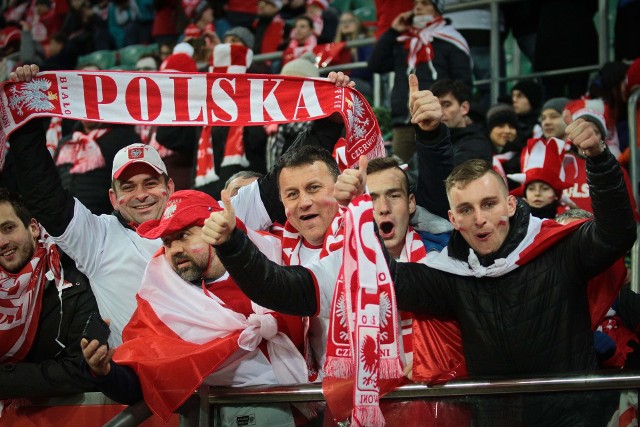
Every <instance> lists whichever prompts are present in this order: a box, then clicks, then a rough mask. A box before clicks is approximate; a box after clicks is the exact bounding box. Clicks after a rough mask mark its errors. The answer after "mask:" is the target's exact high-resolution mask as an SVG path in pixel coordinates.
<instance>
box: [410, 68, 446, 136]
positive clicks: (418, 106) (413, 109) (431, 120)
mask: <svg viewBox="0 0 640 427" xmlns="http://www.w3.org/2000/svg"><path fill="white" fill-rule="evenodd" d="M409 112H410V113H411V123H413V124H416V125H418V126H420V129H422V130H424V131H430V130H434V129H436V128H437V127H438V126H439V125H440V122H441V121H442V107H441V106H440V101H438V98H437V97H436V96H435V95H434V94H433V93H431V91H428V90H420V88H419V87H418V78H417V77H416V75H415V74H409Z"/></svg>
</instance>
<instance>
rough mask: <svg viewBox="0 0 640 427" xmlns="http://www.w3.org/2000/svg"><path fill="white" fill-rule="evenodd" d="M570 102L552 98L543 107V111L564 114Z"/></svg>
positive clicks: (566, 99)
mask: <svg viewBox="0 0 640 427" xmlns="http://www.w3.org/2000/svg"><path fill="white" fill-rule="evenodd" d="M568 102H569V98H562V97H560V98H551V99H550V100H548V101H547V102H545V103H544V105H543V106H542V110H541V111H544V110H555V111H557V112H558V113H560V114H562V112H563V111H564V108H565V107H566V106H567V103H568Z"/></svg>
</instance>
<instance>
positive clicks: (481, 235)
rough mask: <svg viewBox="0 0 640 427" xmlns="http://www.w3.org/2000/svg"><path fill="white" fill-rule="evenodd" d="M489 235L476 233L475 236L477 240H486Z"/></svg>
mask: <svg viewBox="0 0 640 427" xmlns="http://www.w3.org/2000/svg"><path fill="white" fill-rule="evenodd" d="M490 235H491V233H478V234H476V237H477V238H478V239H479V240H487V239H488V238H489V236H490Z"/></svg>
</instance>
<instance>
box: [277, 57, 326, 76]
mask: <svg viewBox="0 0 640 427" xmlns="http://www.w3.org/2000/svg"><path fill="white" fill-rule="evenodd" d="M280 74H282V75H283V76H298V77H320V71H319V70H318V67H316V57H315V55H314V54H313V53H311V52H307V53H305V54H304V55H302V56H301V57H300V58H297V59H294V60H293V61H289V62H287V63H286V64H284V66H283V67H282V71H280Z"/></svg>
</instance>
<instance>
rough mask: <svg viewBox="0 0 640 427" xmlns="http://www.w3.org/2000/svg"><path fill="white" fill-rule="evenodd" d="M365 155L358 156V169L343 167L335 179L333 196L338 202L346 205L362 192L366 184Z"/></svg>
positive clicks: (367, 162)
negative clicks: (342, 170) (343, 169)
mask: <svg viewBox="0 0 640 427" xmlns="http://www.w3.org/2000/svg"><path fill="white" fill-rule="evenodd" d="M368 164H369V159H367V156H360V159H359V160H358V169H345V171H344V172H342V173H341V174H340V175H339V176H338V179H337V181H336V185H335V187H334V189H333V196H334V197H335V198H336V200H337V201H338V203H339V204H341V205H343V206H347V205H348V204H349V202H351V199H353V198H354V197H356V196H359V195H360V194H362V193H364V191H365V188H366V185H367V165H368Z"/></svg>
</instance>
